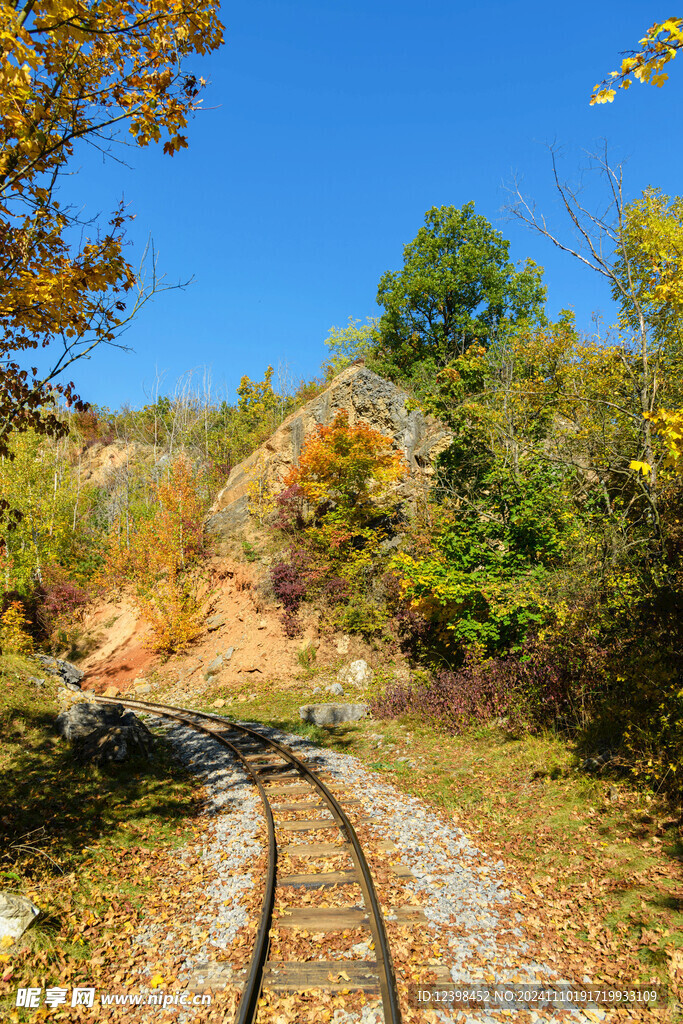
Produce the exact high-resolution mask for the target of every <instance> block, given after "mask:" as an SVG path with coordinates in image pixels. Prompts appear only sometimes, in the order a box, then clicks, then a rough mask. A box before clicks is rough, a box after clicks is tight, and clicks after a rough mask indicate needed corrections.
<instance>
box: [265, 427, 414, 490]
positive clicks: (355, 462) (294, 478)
mask: <svg viewBox="0 0 683 1024" xmlns="http://www.w3.org/2000/svg"><path fill="white" fill-rule="evenodd" d="M403 471H404V459H403V457H402V456H401V454H400V453H399V452H397V451H395V450H394V449H393V447H392V444H391V440H390V439H389V438H388V437H386V436H385V435H384V434H381V433H380V432H379V431H378V430H373V428H372V427H371V426H370V425H369V424H368V423H365V422H364V421H362V420H359V421H358V422H357V423H353V424H352V423H349V417H348V413H346V412H344V411H343V410H340V411H339V412H337V414H336V416H335V417H334V420H333V421H332V423H331V424H330V425H329V426H323V425H321V426H319V427H318V429H317V431H316V432H315V433H314V434H313V435H312V436H311V437H309V438H307V439H306V443H305V445H304V447H303V449H302V452H301V456H300V458H299V465H298V466H296V467H295V468H294V469H292V470H291V471H290V473H289V474H288V476H287V479H286V481H285V483H286V484H287V486H288V487H292V486H294V485H295V484H298V485H299V487H301V489H302V490H303V492H304V494H305V496H306V499H307V500H308V501H309V502H310V503H311V504H312V505H319V504H321V503H323V502H334V503H336V504H338V505H341V506H342V507H343V508H344V509H347V510H351V509H353V508H355V507H357V506H362V505H363V504H365V503H367V502H368V501H369V500H370V497H371V495H372V496H373V497H374V500H375V502H376V503H377V502H378V501H379V500H380V497H381V496H382V495H383V494H385V493H386V488H387V486H388V485H390V484H391V483H392V482H394V481H396V480H398V478H399V477H400V476H401V475H402V473H403Z"/></svg>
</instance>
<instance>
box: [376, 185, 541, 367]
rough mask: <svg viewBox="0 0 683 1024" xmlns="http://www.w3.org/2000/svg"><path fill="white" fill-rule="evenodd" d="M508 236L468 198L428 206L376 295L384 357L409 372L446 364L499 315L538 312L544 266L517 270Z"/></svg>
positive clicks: (502, 318) (482, 336)
mask: <svg viewBox="0 0 683 1024" xmlns="http://www.w3.org/2000/svg"><path fill="white" fill-rule="evenodd" d="M509 248H510V245H509V242H507V241H506V240H505V239H504V238H503V236H502V235H501V234H500V232H498V231H496V230H495V229H494V228H493V227H492V226H491V224H489V222H488V221H487V220H486V218H485V217H482V216H481V215H480V214H477V213H475V212H474V203H467V204H466V205H465V206H463V207H462V209H457V208H456V207H454V206H442V207H433V208H432V209H431V210H428V211H427V213H426V214H425V224H424V227H422V228H420V230H419V231H418V233H417V235H416V237H415V238H414V239H413V241H412V242H410V243H409V244H408V245H406V246H405V248H404V250H403V268H402V270H400V271H399V272H393V271H387V273H386V274H384V276H383V277H382V279H381V280H380V283H379V288H378V291H377V302H378V304H379V305H381V306H383V307H384V314H383V315H382V317H381V318H380V321H379V325H378V331H379V334H380V336H381V349H382V350H383V352H384V354H385V361H386V362H387V364H389V365H394V366H395V367H398V368H399V370H400V371H402V372H403V373H404V374H407V375H408V376H410V375H411V373H412V372H413V371H414V369H415V368H416V367H420V366H422V367H424V366H427V367H428V368H429V369H428V371H427V372H428V373H431V372H432V369H433V368H434V367H436V368H439V367H441V366H444V365H446V364H447V363H448V362H449V360H451V359H453V358H454V357H456V356H457V355H459V354H461V353H462V352H464V351H465V350H466V349H467V348H468V347H469V346H470V345H472V344H475V343H480V344H484V345H487V344H489V343H490V341H491V340H492V339H493V338H494V337H495V336H496V333H497V332H498V330H499V329H500V327H501V326H502V325H503V324H505V323H515V322H518V321H519V320H521V319H531V320H534V319H539V318H540V319H543V302H544V298H545V288H544V286H543V284H542V282H541V276H542V271H541V268H540V267H537V266H536V265H535V264H534V263H533V262H532V261H530V260H528V261H527V262H526V264H525V266H524V267H523V268H522V269H521V270H517V269H516V268H515V265H514V264H513V263H512V262H511V260H510V256H509Z"/></svg>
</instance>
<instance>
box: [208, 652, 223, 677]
mask: <svg viewBox="0 0 683 1024" xmlns="http://www.w3.org/2000/svg"><path fill="white" fill-rule="evenodd" d="M222 667H223V655H222V654H219V655H218V657H217V658H214V659H213V661H212V662H210V663H209V664H208V665H207V666H206V673H205V674H206V675H207V676H213V675H215V674H216V672H219V671H220V670H221V668H222Z"/></svg>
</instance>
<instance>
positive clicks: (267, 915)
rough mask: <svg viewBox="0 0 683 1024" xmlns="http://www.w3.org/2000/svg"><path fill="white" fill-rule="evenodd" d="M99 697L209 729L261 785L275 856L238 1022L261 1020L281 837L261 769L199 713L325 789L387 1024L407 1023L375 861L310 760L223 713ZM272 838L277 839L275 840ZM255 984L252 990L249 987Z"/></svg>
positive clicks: (271, 856)
mask: <svg viewBox="0 0 683 1024" xmlns="http://www.w3.org/2000/svg"><path fill="white" fill-rule="evenodd" d="M92 696H93V698H94V699H95V700H97V701H100V702H101V703H106V704H122V705H123V706H124V707H125V706H130V707H131V708H136V707H137V708H138V709H139V710H141V711H145V712H147V713H148V714H155V713H156V714H161V715H163V716H164V717H166V718H172V719H175V720H176V721H179V722H182V723H183V724H185V725H188V726H190V727H191V728H196V729H199V730H200V731H201V732H205V733H207V734H208V735H210V736H214V738H216V739H218V740H219V741H220V742H221V743H223V744H224V746H227V747H229V748H230V749H231V750H232V751H233V752H234V753H235V754H236V755H237V757H238V758H239V759H240V761H242V763H243V764H244V766H245V767H246V769H247V771H248V773H249V775H250V776H251V778H252V779H253V781H254V782H256V785H257V786H258V789H259V795H260V797H261V801H262V803H263V806H264V809H265V812H266V819H267V821H268V833H269V858H268V876H267V879H266V892H265V893H264V899H263V910H262V917H261V924H260V926H259V930H258V933H257V937H256V942H255V945H254V953H253V955H252V961H251V965H250V969H249V977H248V982H247V984H246V985H245V989H244V992H243V994H242V998H241V1000H240V1004H239V1009H238V1016H237V1018H236V1024H253V1021H255V1019H256V1008H257V1004H258V999H259V996H260V993H261V986H262V974H263V968H264V966H265V962H266V957H267V955H268V946H269V932H270V924H271V920H272V909H273V902H274V896H275V874H276V864H277V852H276V851H277V846H276V840H275V828H274V821H273V814H272V810H271V807H270V801H269V799H268V796H267V793H266V790H265V787H264V785H263V783H262V782H261V780H260V778H259V777H258V776H257V774H256V772H255V771H254V770H253V769H252V767H251V765H250V764H249V762H248V761H246V759H245V758H244V756H243V755H242V754H241V752H240V751H239V749H238V748H237V747H235V746H234V745H233V744H232V743H230V742H229V740H226V739H225V738H224V737H222V736H221V734H220V732H219V731H218V730H214V729H209V728H207V727H206V726H202V725H200V724H199V723H197V722H193V721H189V720H188V719H186V718H185V717H183V716H184V715H190V716H198V717H199V718H204V719H208V720H209V721H211V722H217V723H220V725H222V726H223V730H224V731H226V732H231V731H232V732H234V731H238V732H240V733H243V734H244V735H246V736H251V737H253V738H255V739H257V740H258V741H259V743H262V744H265V745H267V746H269V747H271V748H272V749H274V750H275V751H276V752H277V753H278V754H280V756H281V757H283V758H284V759H285V760H286V761H289V762H290V763H291V764H292V765H293V766H294V767H295V768H296V769H297V770H298V772H299V773H300V774H301V775H303V776H304V777H305V778H306V779H307V781H308V782H310V783H311V784H312V785H313V786H315V788H316V789H317V790H318V791H319V793H320V795H321V796H322V797H323V799H324V800H325V802H326V803H327V805H328V808H329V809H330V811H331V812H332V815H333V818H334V820H335V821H336V822H337V825H338V826H339V828H340V830H343V831H344V832H345V833H346V835H347V837H348V840H349V843H350V845H351V853H352V858H353V860H354V862H355V866H356V868H357V870H358V873H359V877H358V882H359V885H360V888H361V892H362V893H363V899H364V901H365V905H366V907H367V908H368V911H369V914H368V918H369V925H370V930H371V932H372V937H373V940H374V943H375V949H376V950H377V951H378V952H379V954H380V956H381V959H380V957H378V958H377V967H378V972H379V982H380V994H381V997H382V1005H383V1008H384V1020H385V1024H401V1010H400V1004H399V999H398V990H397V986H396V976H395V974H394V966H393V961H392V958H391V951H390V949H389V940H388V937H387V933H386V927H385V924H384V917H383V915H382V910H381V908H380V905H379V900H378V899H377V893H376V891H375V885H374V882H373V880H372V873H371V871H370V865H369V864H368V862H367V859H366V857H365V854H364V853H363V849H362V847H361V845H360V840H359V839H358V836H357V834H356V830H355V829H354V827H353V825H352V824H351V821H350V819H349V817H348V815H347V814H346V812H345V811H344V809H343V807H342V806H341V804H340V803H339V801H338V800H337V798H336V797H335V796H334V794H333V793H331V792H330V790H329V789H328V788H327V786H326V785H325V783H324V782H323V781H322V779H320V778H318V776H317V774H316V773H315V772H313V771H311V769H310V768H309V767H308V766H307V765H306V763H305V762H304V761H302V760H300V758H298V757H297V756H296V754H294V753H293V752H292V751H291V750H289V749H288V748H287V747H284V746H282V744H280V743H278V742H277V740H274V739H271V738H270V737H269V736H264V735H263V733H261V732H259V731H258V730H257V729H252V728H250V727H249V726H247V725H241V724H239V723H237V722H231V721H228V720H227V719H226V718H224V717H222V716H220V715H214V714H211V713H210V712H206V711H195V710H193V709H192V708H178V707H175V706H174V705H168V704H155V703H152V702H149V701H141V700H136V699H134V698H130V699H128V698H126V697H122V698H118V697H101V696H99V695H97V694H93V695H92ZM271 836H272V840H271ZM267 899H268V900H269V901H270V902H269V905H268V907H267V906H266V901H267ZM248 987H249V991H248Z"/></svg>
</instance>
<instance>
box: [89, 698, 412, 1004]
mask: <svg viewBox="0 0 683 1024" xmlns="http://www.w3.org/2000/svg"><path fill="white" fill-rule="evenodd" d="M89 697H90V695H89ZM92 699H94V700H96V701H99V702H101V703H106V704H122V705H123V706H124V707H126V708H130V709H131V710H132V711H135V710H137V711H143V712H147V713H148V714H153V715H160V716H163V717H164V718H170V719H172V720H174V721H176V722H179V723H182V724H183V725H186V726H189V727H190V728H191V729H195V730H197V731H198V732H203V733H206V734H207V735H209V736H211V737H213V739H215V740H217V741H218V742H219V743H221V744H222V745H223V746H224V747H227V748H228V749H229V750H230V751H232V753H233V754H234V755H235V756H236V757H237V758H238V759H239V761H240V762H241V763H242V765H243V767H244V769H245V771H246V772H247V774H248V776H249V777H250V778H251V780H252V781H253V782H254V784H255V785H256V787H257V788H258V791H259V795H260V797H261V801H262V804H263V810H264V814H265V818H266V825H267V830H268V871H267V875H266V881H265V889H264V895H263V904H262V909H261V920H260V922H259V927H258V931H257V933H256V940H255V944H254V951H253V954H252V958H251V963H250V966H249V970H248V973H247V978H246V981H245V984H244V989H243V992H242V996H241V999H240V1003H239V1007H238V1011H237V1017H236V1024H253V1022H255V1021H256V1017H257V1007H258V1001H259V997H260V995H261V991H262V989H263V987H264V982H265V983H266V984H267V983H268V978H269V977H270V978H271V979H274V980H275V982H277V980H278V978H279V981H280V985H282V984H284V985H285V986H288V987H289V990H290V991H296V990H297V980H296V979H297V968H300V969H301V968H303V969H308V972H309V981H310V977H311V975H310V972H311V969H312V970H313V971H314V974H315V978H314V984H315V979H317V981H318V982H319V984H316V987H320V988H326V987H327V985H326V982H325V979H326V978H328V976H329V972H330V970H334V969H339V968H343V969H344V971H345V973H347V974H348V973H351V977H350V980H349V982H348V983H347V987H348V988H349V989H352V988H361V989H363V990H364V991H366V992H372V991H375V992H376V991H377V990H379V993H380V995H381V998H382V1006H383V1010H384V1020H385V1024H400V1021H401V1011H400V1007H399V1000H398V993H397V988H396V978H395V975H394V968H393V964H392V959H391V952H390V949H389V942H388V939H387V933H386V928H385V924H384V918H383V916H382V911H381V909H380V906H379V901H378V899H377V894H376V892H375V886H374V883H373V880H372V875H371V872H370V866H369V864H368V862H367V860H366V857H365V854H364V853H363V850H362V848H361V845H360V841H359V839H358V836H357V835H356V831H355V829H354V827H353V825H352V823H351V821H350V820H349V817H348V815H347V814H346V812H345V811H344V809H343V807H342V806H341V804H340V803H339V801H338V800H337V798H336V797H335V796H334V795H333V793H331V792H330V790H329V789H328V787H327V786H326V785H325V782H324V781H323V779H322V778H321V777H320V776H319V775H318V774H317V773H316V772H315V771H312V770H311V768H310V767H309V766H308V765H307V764H306V763H305V761H304V760H302V759H301V758H299V757H297V756H296V754H294V752H293V751H291V750H290V749H289V748H287V747H285V746H283V745H282V744H280V743H278V742H276V741H275V740H273V739H270V738H269V737H267V736H264V735H262V734H261V733H260V732H258V731H257V730H255V729H250V728H249V727H248V726H246V725H238V724H236V723H234V722H228V721H227V720H226V719H225V718H221V717H220V716H219V715H212V714H209V713H206V712H199V711H193V710H191V709H188V708H178V707H174V706H171V705H166V704H155V703H150V702H148V701H141V700H133V699H130V700H129V699H127V698H125V697H124V698H118V697H100V696H97V695H95V694H93V695H92ZM283 783H284V785H283ZM307 795H308V796H311V795H313V796H316V797H317V800H316V803H307V802H306V801H305V800H300V801H299V800H297V803H292V804H281V805H274V804H272V803H271V797H272V796H284V797H290V798H292V797H295V798H299V797H302V796H303V797H305V796H307ZM314 808H315V810H316V812H318V809H327V811H328V812H329V816H328V817H317V818H305V819H298V820H295V821H281V822H279V823H277V824H276V822H275V819H274V817H273V810H276V811H277V810H280V811H308V810H309V809H314ZM318 829H335V830H337V831H338V832H340V833H341V836H342V840H343V842H342V845H341V846H340V845H338V844H334V845H333V844H317V845H314V844H311V845H310V847H308V849H309V850H310V854H309V855H310V856H320V855H323V854H327V855H329V854H334V853H337V852H338V853H345V854H348V855H349V856H350V857H351V859H352V861H353V869H352V871H343V872H327V873H320V872H319V873H317V874H316V873H312V874H308V875H297V876H288V877H286V878H285V879H280V884H288V885H305V886H311V887H318V886H321V885H336V884H339V883H342V884H343V883H347V884H348V883H355V884H357V885H359V886H360V889H361V892H362V894H363V902H364V908H363V909H362V910H360V909H359V908H356V907H349V908H348V912H347V923H343V915H344V909H345V908H341V909H340V911H338V912H337V913H338V914H339V920H340V921H341V922H342V923H339V924H337V928H347V927H349V926H350V927H357V926H358V924H361V923H362V924H364V925H366V926H367V927H369V929H370V931H371V934H372V938H373V940H374V948H375V951H376V956H377V959H376V961H375V962H373V961H366V960H362V961H360V960H356V961H353V960H348V959H345V960H339V961H334V962H324V961H313V962H310V961H309V962H307V963H306V964H305V965H303V964H302V965H298V964H291V963H280V962H278V961H270V962H269V960H268V952H269V945H270V929H271V922H272V916H273V906H274V902H275V890H276V887H277V885H278V844H277V833H278V832H280V833H281V834H282V833H283V832H284V834H285V835H287V836H288V837H289V838H291V834H292V832H295V833H297V832H306V831H317V830H318ZM298 849H299V850H300V851H302V850H303V846H301V847H298ZM299 855H301V853H300V854H299ZM349 914H350V915H351V918H352V920H354V921H355V922H356V923H355V924H351V925H349V923H348V915H349ZM294 918H295V914H292V919H294ZM309 927H310V926H309ZM354 965H356V968H355V969H354ZM298 973H299V977H301V976H302V975H301V971H299V972H298ZM283 975H284V978H283ZM288 975H289V981H288V978H287V976H288ZM272 987H277V985H273V986H272ZM308 987H311V985H310V984H309V986H308Z"/></svg>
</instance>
